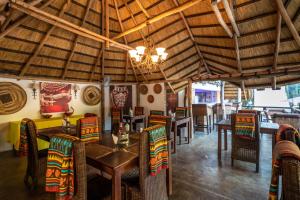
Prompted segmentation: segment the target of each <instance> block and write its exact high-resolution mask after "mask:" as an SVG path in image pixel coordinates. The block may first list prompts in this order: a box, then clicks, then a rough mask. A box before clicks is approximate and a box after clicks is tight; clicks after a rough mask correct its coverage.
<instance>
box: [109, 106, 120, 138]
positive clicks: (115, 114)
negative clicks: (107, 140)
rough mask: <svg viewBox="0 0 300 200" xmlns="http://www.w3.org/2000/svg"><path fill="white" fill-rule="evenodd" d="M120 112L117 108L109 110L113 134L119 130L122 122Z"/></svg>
mask: <svg viewBox="0 0 300 200" xmlns="http://www.w3.org/2000/svg"><path fill="white" fill-rule="evenodd" d="M122 119H123V116H122V110H121V109H119V108H112V109H111V130H112V131H113V133H115V132H117V131H118V130H119V125H120V122H122Z"/></svg>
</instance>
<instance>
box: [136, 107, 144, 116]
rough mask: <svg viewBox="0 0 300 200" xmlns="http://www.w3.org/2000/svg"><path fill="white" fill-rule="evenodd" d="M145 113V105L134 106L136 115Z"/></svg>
mask: <svg viewBox="0 0 300 200" xmlns="http://www.w3.org/2000/svg"><path fill="white" fill-rule="evenodd" d="M143 114H144V107H138V106H136V107H135V108H134V115H135V116H139V115H143Z"/></svg>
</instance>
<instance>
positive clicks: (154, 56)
mask: <svg viewBox="0 0 300 200" xmlns="http://www.w3.org/2000/svg"><path fill="white" fill-rule="evenodd" d="M158 59H159V56H158V55H152V56H151V60H152V62H154V63H157V62H158Z"/></svg>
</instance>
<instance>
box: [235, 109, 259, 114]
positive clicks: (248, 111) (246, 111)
mask: <svg viewBox="0 0 300 200" xmlns="http://www.w3.org/2000/svg"><path fill="white" fill-rule="evenodd" d="M238 113H253V114H256V115H257V114H258V111H257V110H239V111H238Z"/></svg>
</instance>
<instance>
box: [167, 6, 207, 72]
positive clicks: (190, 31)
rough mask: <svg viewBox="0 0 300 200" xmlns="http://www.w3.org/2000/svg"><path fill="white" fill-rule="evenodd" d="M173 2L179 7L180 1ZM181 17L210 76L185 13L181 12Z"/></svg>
mask: <svg viewBox="0 0 300 200" xmlns="http://www.w3.org/2000/svg"><path fill="white" fill-rule="evenodd" d="M173 2H174V4H175V5H176V6H177V7H179V3H178V0H173ZM179 15H180V17H181V19H182V21H183V23H184V25H185V27H186V29H187V31H188V34H189V36H190V38H191V40H192V41H193V43H194V46H195V49H196V51H197V53H198V56H199V58H200V60H201V62H202V64H203V65H204V67H205V70H206V72H207V73H209V74H210V73H211V72H210V70H209V68H208V66H207V64H206V62H205V60H204V58H203V55H202V53H201V51H200V48H199V47H198V45H197V43H196V41H195V38H194V35H193V33H192V30H191V29H190V26H189V24H188V22H187V20H186V18H185V16H184V14H183V12H182V11H180V12H179ZM200 66H201V65H199V67H200ZM199 71H200V70H199Z"/></svg>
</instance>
